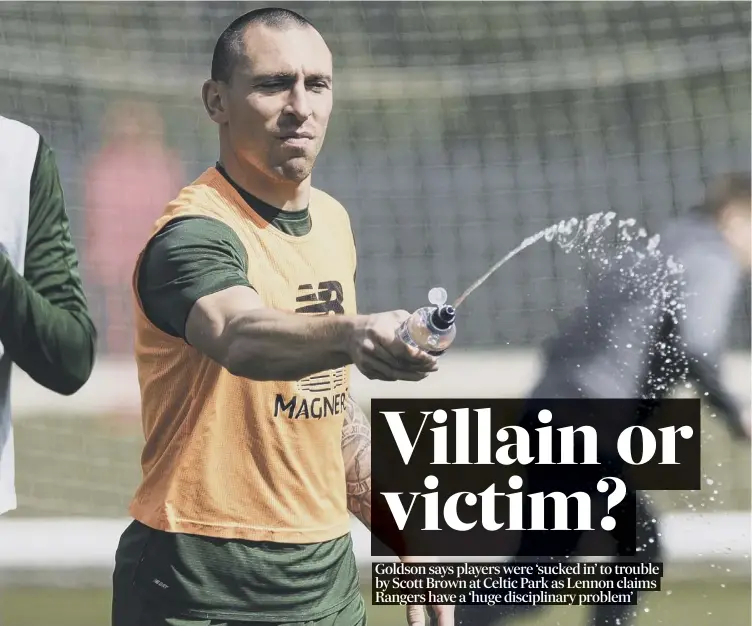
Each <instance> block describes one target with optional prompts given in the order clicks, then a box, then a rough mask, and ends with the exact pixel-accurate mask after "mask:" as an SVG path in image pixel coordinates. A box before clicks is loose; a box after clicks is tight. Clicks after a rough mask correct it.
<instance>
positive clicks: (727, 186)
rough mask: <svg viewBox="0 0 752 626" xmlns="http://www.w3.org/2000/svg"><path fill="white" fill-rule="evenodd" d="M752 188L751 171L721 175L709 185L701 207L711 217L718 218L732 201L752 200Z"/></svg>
mask: <svg viewBox="0 0 752 626" xmlns="http://www.w3.org/2000/svg"><path fill="white" fill-rule="evenodd" d="M751 188H752V184H751V182H750V173H749V172H730V173H728V174H724V175H722V176H719V177H718V178H716V179H714V180H712V181H711V182H710V184H709V185H708V187H707V190H706V191H705V199H704V200H703V203H702V204H701V205H700V207H699V209H700V211H701V212H703V213H705V214H706V215H709V216H710V217H713V218H718V217H720V215H721V213H722V212H723V210H724V209H725V208H726V207H727V206H728V205H729V204H731V203H732V202H750V200H752V194H751V193H750V189H751Z"/></svg>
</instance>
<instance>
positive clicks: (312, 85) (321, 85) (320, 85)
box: [308, 80, 329, 91]
mask: <svg viewBox="0 0 752 626" xmlns="http://www.w3.org/2000/svg"><path fill="white" fill-rule="evenodd" d="M308 86H309V87H310V88H311V89H313V90H315V91H321V90H322V89H326V88H327V87H329V85H328V84H327V83H326V82H325V81H323V80H319V81H316V82H315V83H309V85H308Z"/></svg>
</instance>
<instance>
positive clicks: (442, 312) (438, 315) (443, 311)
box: [431, 304, 457, 330]
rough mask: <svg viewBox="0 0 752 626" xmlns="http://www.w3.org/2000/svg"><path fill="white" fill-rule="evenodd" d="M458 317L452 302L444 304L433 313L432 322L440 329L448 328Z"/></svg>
mask: <svg viewBox="0 0 752 626" xmlns="http://www.w3.org/2000/svg"><path fill="white" fill-rule="evenodd" d="M456 317H457V313H456V311H455V310H454V307H453V306H452V305H451V304H442V305H441V306H439V307H437V308H436V310H435V311H434V312H433V313H432V314H431V322H432V323H433V325H434V326H435V327H436V328H438V329H439V330H446V329H447V328H449V327H450V326H451V325H452V324H454V320H455V318H456Z"/></svg>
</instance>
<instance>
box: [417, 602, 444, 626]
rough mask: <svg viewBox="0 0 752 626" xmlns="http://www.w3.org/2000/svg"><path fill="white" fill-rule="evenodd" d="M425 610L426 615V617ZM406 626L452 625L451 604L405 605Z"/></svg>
mask: <svg viewBox="0 0 752 626" xmlns="http://www.w3.org/2000/svg"><path fill="white" fill-rule="evenodd" d="M426 610H427V612H428V616H427V617H426ZM407 624H408V626H454V605H453V604H431V605H429V606H426V607H424V606H423V605H421V604H410V605H408V607H407Z"/></svg>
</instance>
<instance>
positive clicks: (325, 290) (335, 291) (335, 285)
mask: <svg viewBox="0 0 752 626" xmlns="http://www.w3.org/2000/svg"><path fill="white" fill-rule="evenodd" d="M298 291H299V292H303V295H300V296H298V297H297V298H295V302H310V303H311V304H306V305H305V306H302V307H300V308H297V309H295V312H296V313H313V314H316V315H328V314H329V313H338V314H343V313H344V312H345V308H344V307H343V306H342V301H343V300H344V293H343V291H342V285H341V284H340V283H339V282H337V281H336V280H326V281H323V282H320V283H319V285H318V289H317V290H316V289H314V288H313V285H310V284H309V285H300V286H299V287H298ZM305 292H312V293H305Z"/></svg>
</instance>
